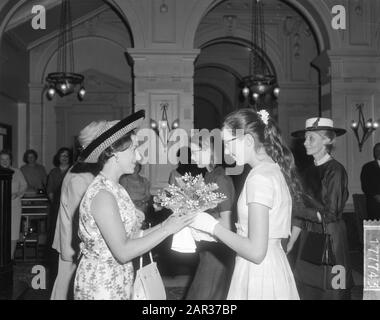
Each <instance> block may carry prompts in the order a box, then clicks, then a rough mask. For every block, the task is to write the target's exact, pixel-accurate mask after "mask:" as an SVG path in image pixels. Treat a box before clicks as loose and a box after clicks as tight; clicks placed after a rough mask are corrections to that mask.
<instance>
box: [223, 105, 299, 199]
mask: <svg viewBox="0 0 380 320" xmlns="http://www.w3.org/2000/svg"><path fill="white" fill-rule="evenodd" d="M223 126H224V127H226V128H228V129H232V131H233V133H234V134H235V135H236V131H237V130H242V131H243V132H244V134H250V135H251V136H252V137H253V139H254V140H255V146H256V148H259V147H261V146H262V147H264V149H265V151H266V153H267V154H268V155H269V156H270V157H271V158H272V160H273V161H274V162H276V163H277V164H278V165H279V167H280V168H281V171H282V174H283V175H284V177H285V180H286V182H287V184H288V187H289V191H290V194H291V195H292V198H293V200H299V199H300V198H301V195H302V192H301V186H300V182H299V178H298V175H297V171H296V166H295V162H294V157H293V154H292V152H291V151H290V149H289V148H288V146H287V145H286V143H285V142H284V140H283V139H282V136H281V132H280V129H279V128H278V126H277V124H276V122H275V121H274V120H273V119H271V118H270V117H269V118H268V124H265V123H264V122H263V120H262V119H261V116H260V115H259V114H258V113H257V112H256V111H254V110H252V109H240V110H237V111H235V112H233V113H231V114H229V115H228V116H227V117H226V119H225V120H224V125H223Z"/></svg>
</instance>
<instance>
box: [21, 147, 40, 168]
mask: <svg viewBox="0 0 380 320" xmlns="http://www.w3.org/2000/svg"><path fill="white" fill-rule="evenodd" d="M30 154H32V155H34V157H35V158H36V160H37V159H38V153H37V151H36V150H34V149H28V150H26V151H25V153H24V156H23V157H22V161H24V163H26V164H27V163H28V156H29V155H30Z"/></svg>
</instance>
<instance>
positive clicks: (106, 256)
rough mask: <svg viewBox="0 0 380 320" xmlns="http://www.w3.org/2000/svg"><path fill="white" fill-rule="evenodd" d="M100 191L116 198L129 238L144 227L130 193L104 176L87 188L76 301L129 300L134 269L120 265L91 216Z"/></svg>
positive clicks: (81, 219) (80, 222) (82, 205)
mask: <svg viewBox="0 0 380 320" xmlns="http://www.w3.org/2000/svg"><path fill="white" fill-rule="evenodd" d="M100 190H105V191H108V192H110V193H111V194H112V195H113V196H114V197H115V199H116V201H117V204H118V207H119V212H120V217H121V220H122V222H123V224H124V228H125V232H126V233H127V236H128V237H133V236H135V235H136V234H137V233H138V232H139V231H140V228H141V224H142V222H143V220H144V214H143V213H142V212H141V211H139V210H137V209H136V208H135V206H134V205H133V202H132V200H131V199H130V197H129V195H128V193H127V191H126V190H125V189H124V188H123V187H122V186H121V185H120V184H118V183H115V182H113V181H111V180H109V179H107V178H106V177H104V176H103V175H102V174H99V175H98V176H97V177H96V178H95V179H94V181H93V182H92V183H91V185H90V186H89V188H88V189H87V191H86V193H85V195H84V197H83V199H82V202H81V204H80V217H79V238H80V239H81V243H80V252H81V255H82V256H81V259H80V262H79V265H78V269H77V272H76V275H75V283H74V298H75V299H76V300H128V299H131V298H132V290H133V280H134V269H133V264H132V261H130V262H127V263H126V264H120V263H119V262H118V261H117V260H115V258H114V257H113V255H112V253H111V251H110V250H109V248H108V246H107V244H106V242H105V241H104V239H103V237H102V235H101V233H100V230H99V229H98V227H97V224H96V222H95V220H94V217H93V216H92V213H91V202H92V200H93V199H94V198H95V196H96V195H97V194H98V192H99V191H100Z"/></svg>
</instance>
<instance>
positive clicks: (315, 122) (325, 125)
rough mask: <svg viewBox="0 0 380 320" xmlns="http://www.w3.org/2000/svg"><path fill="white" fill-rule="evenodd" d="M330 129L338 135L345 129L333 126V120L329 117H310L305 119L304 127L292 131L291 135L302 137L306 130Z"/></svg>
mask: <svg viewBox="0 0 380 320" xmlns="http://www.w3.org/2000/svg"><path fill="white" fill-rule="evenodd" d="M319 130H331V131H334V132H335V134H336V136H337V137H339V136H341V135H343V134H345V133H346V130H345V129H341V128H335V127H334V121H333V120H331V119H329V118H310V119H307V120H306V124H305V129H304V130H299V131H295V132H292V137H295V138H303V137H304V136H305V132H307V131H319Z"/></svg>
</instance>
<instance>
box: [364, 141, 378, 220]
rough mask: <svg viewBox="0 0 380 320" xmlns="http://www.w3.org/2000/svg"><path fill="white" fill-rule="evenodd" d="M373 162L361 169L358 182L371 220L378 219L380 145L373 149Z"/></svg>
mask: <svg viewBox="0 0 380 320" xmlns="http://www.w3.org/2000/svg"><path fill="white" fill-rule="evenodd" d="M373 155H374V158H375V160H374V161H371V162H368V163H366V164H365V165H364V166H363V168H362V173H361V175H360V180H361V183H362V190H363V192H364V194H365V195H366V197H367V213H368V218H369V219H371V220H374V219H380V143H377V144H376V145H375V147H374V148H373Z"/></svg>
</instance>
